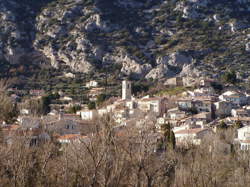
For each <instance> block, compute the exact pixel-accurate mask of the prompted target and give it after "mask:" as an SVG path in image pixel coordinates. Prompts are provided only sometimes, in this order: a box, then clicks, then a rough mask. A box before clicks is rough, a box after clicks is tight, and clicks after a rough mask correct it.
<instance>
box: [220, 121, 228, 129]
mask: <svg viewBox="0 0 250 187" xmlns="http://www.w3.org/2000/svg"><path fill="white" fill-rule="evenodd" d="M217 127H218V128H219V129H227V127H228V126H227V124H226V123H225V122H224V121H221V122H220V124H219V125H218V126H217Z"/></svg>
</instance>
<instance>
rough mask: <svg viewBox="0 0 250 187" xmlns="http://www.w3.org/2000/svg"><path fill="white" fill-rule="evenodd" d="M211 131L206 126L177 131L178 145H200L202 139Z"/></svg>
mask: <svg viewBox="0 0 250 187" xmlns="http://www.w3.org/2000/svg"><path fill="white" fill-rule="evenodd" d="M210 133H211V131H210V130H209V129H206V128H193V129H184V130H179V131H176V132H175V138H176V143H177V145H178V144H179V145H180V144H184V145H189V144H194V145H200V144H201V140H202V139H203V138H204V137H205V136H207V135H209V134H210Z"/></svg>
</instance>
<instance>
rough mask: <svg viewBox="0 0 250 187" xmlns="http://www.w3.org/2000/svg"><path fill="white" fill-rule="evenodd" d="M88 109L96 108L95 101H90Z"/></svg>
mask: <svg viewBox="0 0 250 187" xmlns="http://www.w3.org/2000/svg"><path fill="white" fill-rule="evenodd" d="M88 109H89V110H93V109H96V104H95V102H93V101H91V102H89V103H88Z"/></svg>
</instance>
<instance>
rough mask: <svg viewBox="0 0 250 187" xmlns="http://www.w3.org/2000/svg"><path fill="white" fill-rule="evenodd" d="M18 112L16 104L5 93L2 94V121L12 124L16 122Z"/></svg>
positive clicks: (0, 116)
mask: <svg viewBox="0 0 250 187" xmlns="http://www.w3.org/2000/svg"><path fill="white" fill-rule="evenodd" d="M17 115H18V111H17V106H16V104H15V103H13V102H12V100H11V98H10V97H9V96H7V94H5V93H3V92H2V93H0V120H3V121H6V122H7V123H11V122H13V121H15V117H17Z"/></svg>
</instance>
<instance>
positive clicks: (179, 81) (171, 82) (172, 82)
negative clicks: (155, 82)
mask: <svg viewBox="0 0 250 187" xmlns="http://www.w3.org/2000/svg"><path fill="white" fill-rule="evenodd" d="M165 85H167V86H183V78H182V77H174V78H170V79H168V80H167V81H166V82H165Z"/></svg>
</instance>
